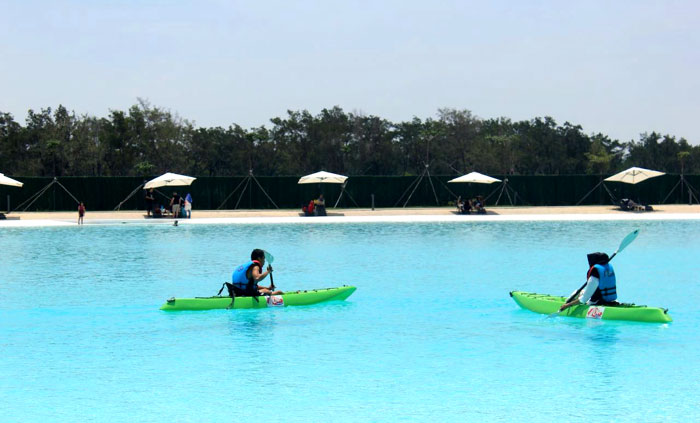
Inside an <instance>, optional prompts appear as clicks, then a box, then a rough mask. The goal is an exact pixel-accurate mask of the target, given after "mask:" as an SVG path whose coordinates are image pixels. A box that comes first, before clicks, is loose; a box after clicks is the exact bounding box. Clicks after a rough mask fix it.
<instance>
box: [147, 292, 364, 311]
mask: <svg viewBox="0 0 700 423" xmlns="http://www.w3.org/2000/svg"><path fill="white" fill-rule="evenodd" d="M355 289H357V288H355V287H354V286H341V287H340V288H325V289H311V290H308V291H294V292H286V293H284V294H282V295H272V296H264V297H236V299H235V301H233V307H231V297H196V298H171V299H169V300H168V301H167V302H166V303H165V304H163V306H162V307H161V308H160V309H161V310H167V311H180V310H213V309H226V308H267V307H287V306H302V305H310V304H316V303H322V302H325V301H343V300H345V299H346V298H348V297H349V296H350V295H352V293H353V292H355Z"/></svg>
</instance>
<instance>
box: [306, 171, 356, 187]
mask: <svg viewBox="0 0 700 423" xmlns="http://www.w3.org/2000/svg"><path fill="white" fill-rule="evenodd" d="M346 179H348V177H347V176H343V175H338V174H335V173H330V172H324V171H321V172H316V173H312V174H311V175H306V176H302V177H301V178H299V182H297V184H321V183H323V184H342V183H345V180H346Z"/></svg>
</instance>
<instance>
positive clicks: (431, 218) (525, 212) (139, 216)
mask: <svg viewBox="0 0 700 423" xmlns="http://www.w3.org/2000/svg"><path fill="white" fill-rule="evenodd" d="M693 219H700V205H696V204H694V205H680V204H670V205H658V206H654V211H649V212H630V211H622V210H620V209H619V207H615V206H560V207H552V206H547V207H524V206H523V207H509V206H497V207H490V208H488V214H486V215H476V214H470V215H459V214H456V213H455V209H454V207H411V208H386V209H375V210H371V209H329V211H328V216H323V217H305V216H301V214H300V212H299V210H296V209H295V210H289V209H287V210H193V211H192V218H191V219H177V220H178V224H179V225H191V224H211V223H230V224H236V223H239V224H264V223H273V224H274V223H313V224H318V223H356V222H463V221H467V222H484V221H538V220H539V221H570V220H580V221H590V220H693ZM77 220H78V213H77V212H12V213H10V214H9V215H8V216H7V220H0V228H3V227H26V226H70V225H77ZM84 221H85V224H86V225H91V224H114V223H141V224H167V225H172V224H173V219H171V218H159V219H152V218H147V217H146V215H145V212H143V211H140V210H139V211H137V210H129V211H96V212H91V211H89V210H88V211H87V213H86V215H85V219H84Z"/></svg>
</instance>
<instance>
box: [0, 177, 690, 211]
mask: <svg viewBox="0 0 700 423" xmlns="http://www.w3.org/2000/svg"><path fill="white" fill-rule="evenodd" d="M493 176H494V177H497V178H499V179H503V180H505V179H506V177H504V176H502V175H500V176H499V175H493ZM13 178H14V179H18V180H20V181H22V182H24V187H23V188H14V187H8V186H3V185H0V210H6V209H7V201H8V197H9V202H10V208H11V209H12V210H21V208H19V207H18V206H19V205H20V204H21V203H23V202H24V203H25V205H24V206H23V207H22V208H24V207H26V205H27V204H28V201H27V200H28V199H30V197H32V196H33V195H35V194H36V193H38V192H40V191H41V190H42V189H45V188H46V187H47V186H49V184H51V182H52V181H53V178H35V177H27V178H23V177H20V176H13ZM452 178H454V176H444V175H439V176H433V177H432V178H427V177H425V178H422V179H420V183H418V184H416V182H418V181H419V178H417V177H414V176H351V177H350V178H349V179H348V183H347V186H346V188H345V190H346V192H345V193H344V194H343V196H342V198H341V200H340V203H339V205H338V207H344V208H349V207H370V206H371V205H372V198H373V197H374V205H375V207H381V208H385V207H401V206H403V205H404V204H406V206H408V207H416V206H436V205H440V206H445V205H448V204H452V203H453V202H454V200H455V198H456V196H457V195H461V196H463V197H468V198H471V197H475V196H477V195H483V196H484V197H487V196H488V198H487V201H486V204H487V205H494V204H495V203H496V201H497V199H498V204H500V205H508V204H510V202H511V200H514V201H515V205H534V206H545V205H552V206H560V205H574V204H576V203H578V202H579V201H580V200H581V199H582V198H583V197H584V196H585V195H586V194H587V193H589V192H591V190H592V192H591V193H590V195H588V196H587V197H586V198H585V199H584V200H583V201H582V202H581V204H583V205H590V204H601V205H602V204H613V199H615V200H619V199H621V198H631V199H633V200H635V201H637V202H639V203H642V204H652V205H653V204H661V203H662V202H663V200H664V199H665V198H666V197H667V195H668V194H669V193H670V192H671V191H672V189H673V188H674V186H676V185H677V183H678V182H679V181H680V176H679V175H664V176H661V177H657V178H653V179H649V180H646V181H644V182H641V183H639V184H637V185H629V184H623V183H619V182H605V183H604V184H599V183H600V182H601V180H602V177H600V176H591V175H566V176H517V175H509V176H507V185H506V186H505V187H504V185H503V184H502V183H495V184H491V185H484V184H448V183H447V181H448V180H450V179H452ZM298 180H299V177H298V176H281V177H264V176H262V177H256V178H248V177H199V178H197V180H196V181H195V182H194V183H193V184H192V185H191V186H188V187H165V188H158V190H157V191H158V193H157V194H156V197H157V198H156V201H158V202H160V203H164V204H167V201H168V199H169V197H170V196H171V195H172V193H173V192H174V191H177V192H178V193H179V194H183V195H184V194H186V193H191V195H192V197H193V208H194V209H203V210H207V209H217V208H222V209H234V208H239V209H271V208H275V206H274V205H273V203H272V201H274V203H275V204H276V205H277V206H278V207H279V208H286V209H290V208H300V207H301V206H302V205H303V204H305V203H308V201H309V200H310V199H312V198H315V197H317V196H318V194H319V193H323V194H324V195H325V197H326V204H327V205H329V206H332V205H334V204H335V202H336V200H337V199H338V196H339V195H340V193H341V186H340V185H336V184H307V185H298V184H297V181H298ZM685 181H686V182H687V183H689V184H690V186H691V187H694V188H693V190H694V195H695V196H696V197H697V196H699V195H698V191H697V189H695V188H700V175H686V176H685ZM57 182H58V183H53V184H52V185H50V186H49V187H48V189H45V192H44V193H43V195H41V196H40V197H39V198H38V199H37V200H36V201H34V202H33V203H32V205H31V206H30V207H29V208H28V209H27V210H28V211H46V210H75V209H76V208H77V204H76V199H77V200H79V201H83V202H85V205H86V207H87V208H88V210H113V209H114V208H115V207H117V205H118V204H119V203H120V202H121V201H122V200H124V199H125V198H127V197H128V196H129V194H131V193H132V192H134V195H133V196H132V197H131V198H130V199H129V200H127V201H126V202H124V203H123V204H122V205H121V209H122V210H136V209H144V207H145V200H144V191H143V190H142V189H138V187H139V186H140V185H141V184H143V182H144V180H143V179H142V178H137V177H64V178H58V179H57ZM59 183H60V184H59ZM62 186H63V187H65V188H66V190H67V191H69V192H70V193H72V195H73V196H75V199H74V198H73V197H72V196H71V195H69V194H68V193H67V192H66V191H65V190H64V189H63V188H62ZM596 186H597V187H596ZM594 187H595V189H594ZM433 188H434V192H433ZM265 193H267V195H269V197H270V198H271V199H272V201H270V200H269V199H268V197H267V196H266V195H265ZM508 195H510V198H509V197H508ZM436 196H437V201H436V198H435V197H436ZM499 196H500V199H499ZM693 202H696V201H693ZM666 203H680V204H683V203H686V204H687V203H688V185H685V189H684V190H683V191H681V189H680V186H677V187H676V188H675V190H674V191H673V192H672V193H671V195H670V196H669V197H668V199H667V200H666Z"/></svg>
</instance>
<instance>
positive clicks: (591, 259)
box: [588, 253, 610, 267]
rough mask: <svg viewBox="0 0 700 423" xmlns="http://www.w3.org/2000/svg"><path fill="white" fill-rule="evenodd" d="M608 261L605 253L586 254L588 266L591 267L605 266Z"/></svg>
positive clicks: (608, 258)
mask: <svg viewBox="0 0 700 423" xmlns="http://www.w3.org/2000/svg"><path fill="white" fill-rule="evenodd" d="M609 261H610V257H608V255H607V254H605V253H590V254H588V266H589V267H592V266H593V265H594V264H607V262H609Z"/></svg>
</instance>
